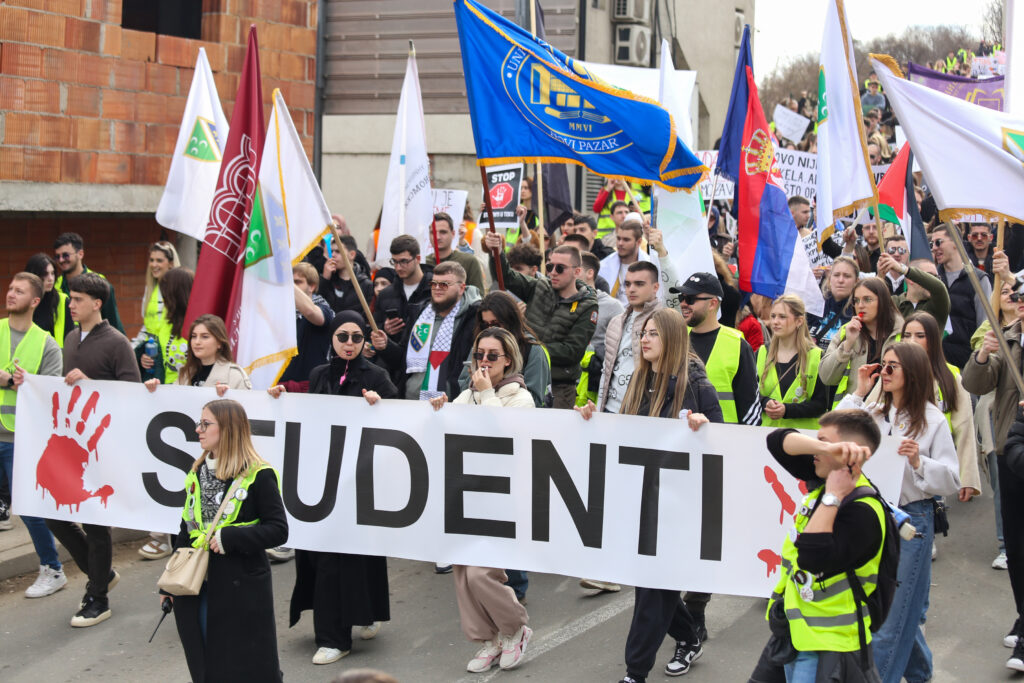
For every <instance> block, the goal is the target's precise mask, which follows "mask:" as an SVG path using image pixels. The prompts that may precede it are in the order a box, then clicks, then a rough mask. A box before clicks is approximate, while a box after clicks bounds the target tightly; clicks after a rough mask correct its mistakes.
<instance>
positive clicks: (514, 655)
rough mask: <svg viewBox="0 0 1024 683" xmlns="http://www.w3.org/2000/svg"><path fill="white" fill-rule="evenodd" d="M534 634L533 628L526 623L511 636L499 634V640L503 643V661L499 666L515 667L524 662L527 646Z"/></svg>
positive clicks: (506, 668) (502, 667)
mask: <svg viewBox="0 0 1024 683" xmlns="http://www.w3.org/2000/svg"><path fill="white" fill-rule="evenodd" d="M532 635H533V629H532V628H530V627H529V626H525V625H524V626H520V627H519V630H518V631H516V632H515V633H513V634H512V635H510V636H506V635H502V634H498V642H500V643H501V661H500V662H499V663H498V666H499V667H500V668H501V669H502V670H508V669H514V668H516V667H517V666H519V665H520V664H522V662H523V655H524V654H525V653H526V646H527V644H528V643H529V642H530V636H532Z"/></svg>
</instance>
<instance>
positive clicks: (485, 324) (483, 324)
mask: <svg viewBox="0 0 1024 683" xmlns="http://www.w3.org/2000/svg"><path fill="white" fill-rule="evenodd" d="M492 327H501V323H500V322H499V321H497V320H492V321H491V322H487V321H486V320H481V321H480V329H481V330H489V329H491V328H492Z"/></svg>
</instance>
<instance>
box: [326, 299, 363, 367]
mask: <svg viewBox="0 0 1024 683" xmlns="http://www.w3.org/2000/svg"><path fill="white" fill-rule="evenodd" d="M345 323H355V324H356V325H358V326H359V332H360V333H361V334H362V335H363V344H364V345H365V344H366V336H367V332H366V320H365V319H364V318H363V316H362V315H360V314H359V313H356V312H355V311H341V312H340V313H336V314H335V316H334V320H332V321H331V350H330V353H329V354H328V358H329V359H330V363H331V383H332V384H339V383H341V380H342V378H343V377H345V376H346V375H347V374H348V370H349V365H352V364H355V363H357V362H358V361H359V359H361V358H362V357H363V349H362V348H360V349H359V353H357V354H356V357H355V358H353V359H352V360H351V361H349V360H346V359H344V358H341V357H340V356H338V354H337V353H336V352H335V350H334V335H335V334H337V332H338V328H340V327H341V326H342V325H344V324H345Z"/></svg>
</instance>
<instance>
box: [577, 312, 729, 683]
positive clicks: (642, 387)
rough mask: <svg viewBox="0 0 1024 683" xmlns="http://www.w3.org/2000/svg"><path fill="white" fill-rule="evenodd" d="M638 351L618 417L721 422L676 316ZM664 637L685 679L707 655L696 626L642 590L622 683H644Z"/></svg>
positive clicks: (644, 335)
mask: <svg viewBox="0 0 1024 683" xmlns="http://www.w3.org/2000/svg"><path fill="white" fill-rule="evenodd" d="M640 350H641V356H640V358H638V359H637V362H636V371H635V372H634V373H633V377H632V378H631V379H630V382H629V386H628V387H627V388H626V395H625V397H624V398H623V400H622V407H621V409H620V411H619V412H620V413H622V414H624V415H648V416H650V417H667V418H679V419H685V420H686V422H687V424H688V425H689V427H690V429H692V430H693V431H697V430H698V429H700V427H701V425H704V424H707V423H708V422H723V417H722V408H721V406H720V405H719V403H718V394H717V392H716V391H715V388H714V386H713V385H712V384H711V382H710V381H708V378H707V374H706V373H705V371H704V364H703V363H702V362H701V361H700V359H699V358H697V356H696V354H694V353H693V352H691V351H690V336H689V331H688V328H687V326H686V322H685V321H684V320H683V316H682V315H681V314H680V313H679V312H678V311H676V310H674V309H668V308H663V309H660V310H657V311H655V312H654V314H653V315H651V317H650V318H649V319H648V320H647V323H646V324H645V325H644V329H643V331H642V332H641V333H640ZM576 410H577V411H578V412H579V413H580V414H581V415H582V416H583V419H585V420H589V419H590V418H591V416H592V415H593V414H594V412H595V406H594V403H593V402H592V401H591V402H588V403H587V405H585V406H583V407H577V408H576ZM666 634H668V635H670V636H672V637H673V638H674V639H675V641H676V651H675V655H674V656H673V657H672V659H671V660H670V661H669V663H668V664H666V665H665V675H667V676H682V675H683V674H685V673H686V672H688V671H689V670H690V665H691V664H692V663H693V662H694V661H695V660H696V659H697V658H698V657H700V656H701V655H702V654H703V653H704V650H703V648H702V647H701V642H700V638H699V637H698V635H697V623H696V621H694V619H693V617H692V616H691V615H690V613H689V611H687V609H686V605H685V604H684V603H683V601H682V598H681V597H680V594H679V590H678V589H673V590H666V589H660V588H642V587H639V586H638V587H637V588H636V589H635V601H634V604H633V620H632V623H631V624H630V627H629V635H628V636H627V637H626V676H625V678H623V679H622V680H621V681H620V683H645V681H646V680H647V675H648V674H649V673H650V671H651V669H652V668H653V667H654V660H655V657H656V656H657V654H658V648H659V647H661V643H662V641H663V640H664V639H665V635H666Z"/></svg>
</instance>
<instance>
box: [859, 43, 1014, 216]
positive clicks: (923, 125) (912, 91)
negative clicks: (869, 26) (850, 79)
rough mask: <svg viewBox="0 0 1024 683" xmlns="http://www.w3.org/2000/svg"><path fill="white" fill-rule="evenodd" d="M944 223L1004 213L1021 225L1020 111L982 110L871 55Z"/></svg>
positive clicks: (876, 71) (884, 58) (887, 61)
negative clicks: (910, 76)
mask: <svg viewBox="0 0 1024 683" xmlns="http://www.w3.org/2000/svg"><path fill="white" fill-rule="evenodd" d="M871 65H872V67H873V68H874V70H875V73H877V74H878V79H879V80H880V81H881V83H882V87H883V89H884V90H885V95H886V97H888V98H889V102H890V103H891V104H892V108H893V111H895V112H896V116H897V117H898V118H899V120H900V125H902V126H903V131H904V132H905V133H906V135H907V140H908V141H909V142H910V146H911V148H912V149H913V150H914V156H915V158H916V160H917V163H918V164H920V166H921V170H922V171H923V172H924V177H925V179H926V181H927V182H928V189H929V190H931V192H932V194H933V195H934V196H935V203H936V205H937V206H938V207H939V216H940V218H941V219H942V220H949V219H956V218H960V217H966V216H978V215H981V216H984V217H985V219H993V218H999V217H1004V218H1006V219H1007V220H1009V221H1011V222H1014V223H1024V116H1014V115H1012V114H1007V113H1004V112H998V111H993V110H991V109H985V108H984V107H979V106H977V105H974V104H971V103H969V102H965V101H963V100H960V99H957V98H955V97H950V96H949V95H945V94H943V93H940V92H937V91H935V90H932V89H931V88H928V87H925V86H923V85H921V84H919V83H912V82H911V81H908V80H906V79H905V78H903V74H902V73H901V72H900V70H899V67H898V66H897V65H896V62H895V61H894V60H893V59H892V58H891V57H888V56H885V55H871Z"/></svg>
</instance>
